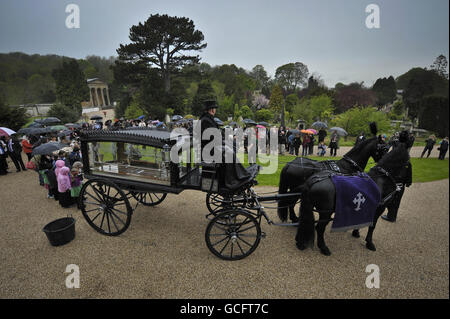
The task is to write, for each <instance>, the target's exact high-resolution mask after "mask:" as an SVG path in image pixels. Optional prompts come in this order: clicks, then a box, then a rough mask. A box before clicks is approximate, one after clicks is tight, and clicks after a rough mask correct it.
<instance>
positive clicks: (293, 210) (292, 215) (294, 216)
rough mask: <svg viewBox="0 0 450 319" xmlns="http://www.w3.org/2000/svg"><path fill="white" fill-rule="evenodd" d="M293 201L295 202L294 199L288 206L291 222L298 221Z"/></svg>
mask: <svg viewBox="0 0 450 319" xmlns="http://www.w3.org/2000/svg"><path fill="white" fill-rule="evenodd" d="M295 203H296V201H295V202H294V203H293V204H292V205H290V206H289V218H290V219H291V221H292V222H293V223H296V222H298V217H297V215H295V209H294V207H295Z"/></svg>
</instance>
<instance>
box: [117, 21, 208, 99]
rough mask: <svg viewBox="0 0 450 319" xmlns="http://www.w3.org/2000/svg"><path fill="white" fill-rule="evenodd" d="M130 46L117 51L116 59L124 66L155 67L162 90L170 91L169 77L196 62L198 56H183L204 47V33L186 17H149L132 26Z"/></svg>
mask: <svg viewBox="0 0 450 319" xmlns="http://www.w3.org/2000/svg"><path fill="white" fill-rule="evenodd" d="M129 38H130V40H131V43H130V44H126V45H122V44H121V45H120V47H119V49H117V53H118V54H119V60H120V61H121V62H124V63H127V64H130V63H131V64H136V63H138V64H142V65H144V66H147V67H151V66H156V67H157V68H158V69H159V70H160V72H161V75H162V78H163V80H164V91H165V92H166V93H168V92H169V91H170V83H171V74H173V72H175V70H178V69H180V68H181V67H183V66H184V65H186V64H189V63H198V62H199V60H200V58H199V56H198V55H197V56H192V55H185V54H183V53H185V52H189V51H200V50H202V49H204V48H206V45H207V44H206V43H202V42H203V40H204V36H203V33H202V32H201V31H199V30H196V29H195V26H194V22H193V21H192V20H190V19H188V18H185V17H170V16H168V15H166V14H164V15H159V14H156V15H151V16H150V17H149V18H148V19H147V21H145V22H144V23H139V24H138V25H133V26H132V27H131V29H130V36H129Z"/></svg>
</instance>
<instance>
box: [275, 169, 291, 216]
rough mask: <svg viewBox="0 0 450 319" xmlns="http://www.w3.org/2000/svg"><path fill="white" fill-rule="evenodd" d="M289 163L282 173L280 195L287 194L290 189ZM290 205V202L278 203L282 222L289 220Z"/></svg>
mask: <svg viewBox="0 0 450 319" xmlns="http://www.w3.org/2000/svg"><path fill="white" fill-rule="evenodd" d="M288 168H289V163H288V164H286V165H285V166H284V167H283V169H282V170H281V173H280V185H279V186H278V194H286V193H287V192H288V189H289V184H288V172H287V170H288ZM289 205H290V202H289V200H286V199H284V200H279V201H278V209H277V212H278V218H280V220H281V221H283V222H285V221H286V220H287V216H288V206H289Z"/></svg>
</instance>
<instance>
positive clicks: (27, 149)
mask: <svg viewBox="0 0 450 319" xmlns="http://www.w3.org/2000/svg"><path fill="white" fill-rule="evenodd" d="M22 149H23V152H24V153H25V154H26V155H27V158H28V162H29V161H30V160H31V157H32V155H31V152H32V151H33V145H32V144H31V143H30V140H29V138H28V136H24V137H23V138H22Z"/></svg>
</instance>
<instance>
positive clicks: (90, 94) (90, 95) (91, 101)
mask: <svg viewBox="0 0 450 319" xmlns="http://www.w3.org/2000/svg"><path fill="white" fill-rule="evenodd" d="M89 97H90V98H89V102H90V104H91V106H94V100H93V97H92V90H91V89H90V88H89Z"/></svg>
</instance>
